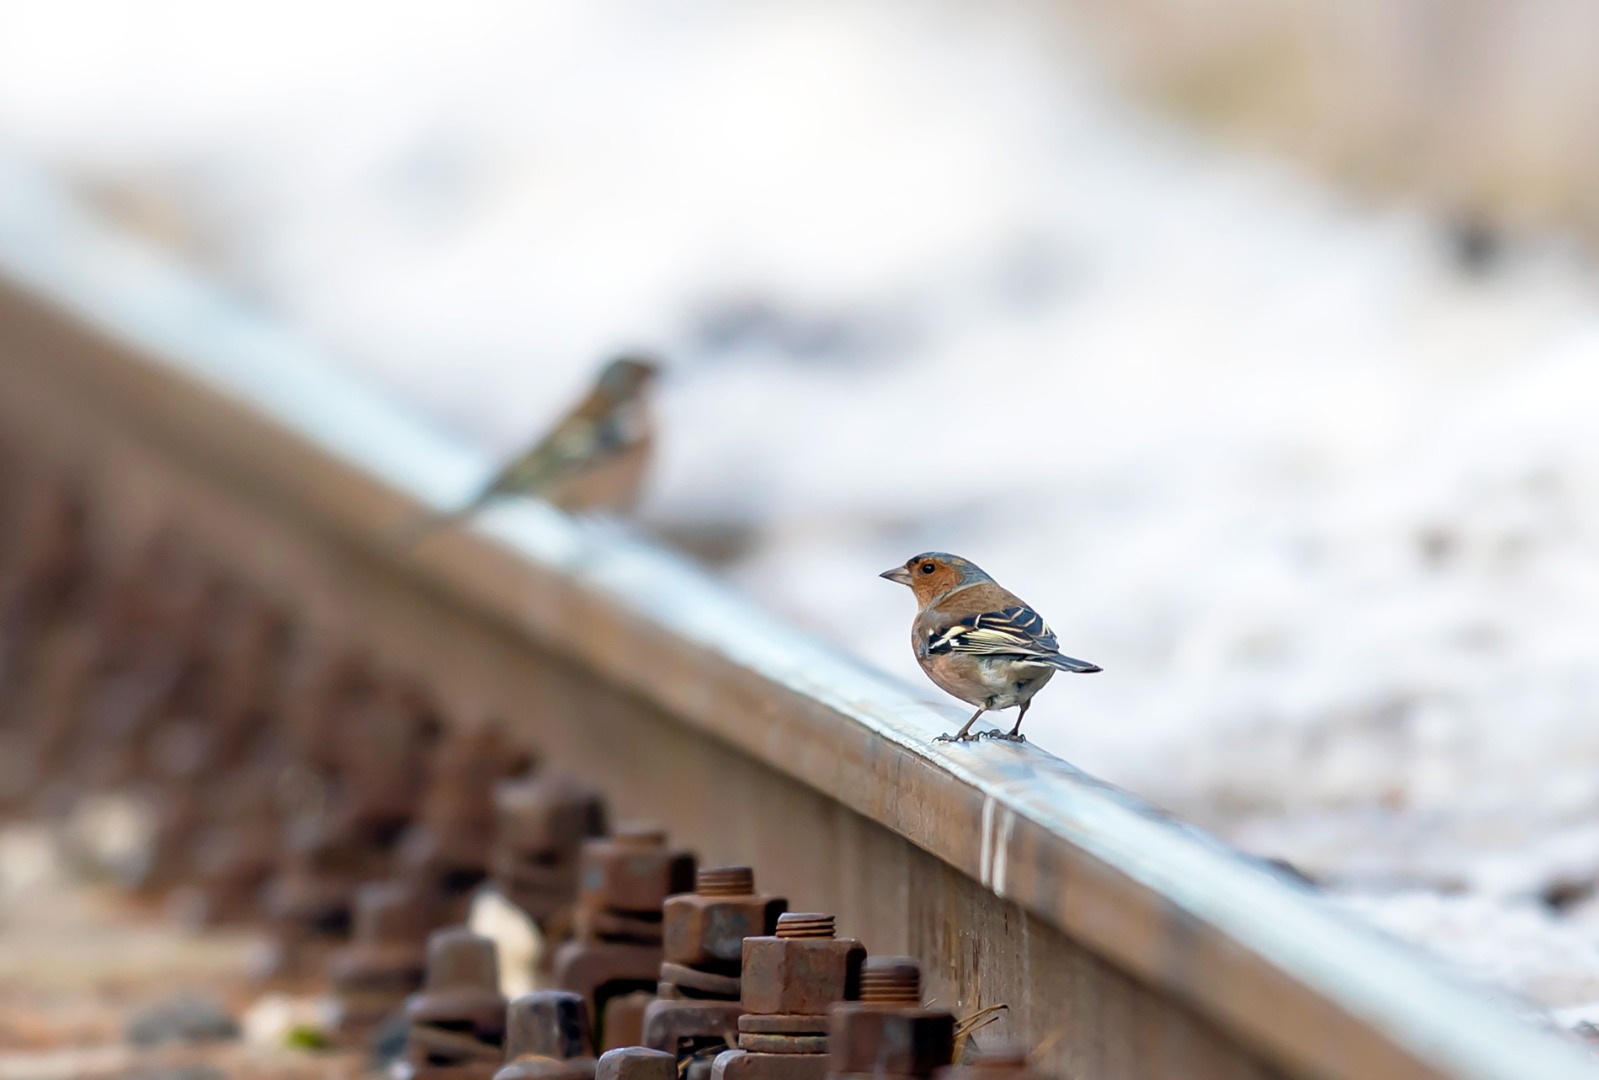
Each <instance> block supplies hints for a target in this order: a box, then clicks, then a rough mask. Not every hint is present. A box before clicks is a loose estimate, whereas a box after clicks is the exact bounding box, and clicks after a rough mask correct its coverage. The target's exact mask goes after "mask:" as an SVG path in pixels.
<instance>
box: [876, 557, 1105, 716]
mask: <svg viewBox="0 0 1599 1080" xmlns="http://www.w3.org/2000/svg"><path fill="white" fill-rule="evenodd" d="M879 576H880V577H885V578H887V579H888V580H889V581H897V582H899V583H900V584H901V585H908V586H910V590H911V592H912V593H914V594H915V596H916V603H917V604H918V605H919V606H920V608H921V610H920V611H919V612H918V613H917V615H916V621H915V622H913V623H912V624H911V648H912V649H914V650H915V652H916V662H917V663H919V664H921V665H922V670H923V671H925V672H927V677H928V678H929V679H932V680H933V682H935V683H937V684H938V686H939V687H940V688H941V689H943V690H945V691H948V692H949V693H951V694H954V695H955V696H956V697H958V698H960V699H961V700H962V701H964V702H966V703H967V704H968V705H976V706H977V711H976V712H974V713H972V716H971V719H969V720H967V721H966V723H965V724H964V725H963V726H962V727H961V729H960V730H959V731H957V732H956V733H955V734H953V735H940V736H939V737H938V741H940V742H965V741H967V740H970V739H976V738H979V737H981V734H982V733H979V734H977V735H970V734H968V732H970V731H971V729H972V725H973V724H975V723H976V722H977V718H978V717H979V716H982V715H983V714H984V713H985V712H988V711H989V710H990V709H1009V708H1012V707H1014V706H1017V705H1020V706H1021V710H1022V711H1021V712H1020V713H1018V714H1017V716H1016V726H1015V727H1013V728H1011V729H1010V732H1009V733H1008V734H1001V733H999V732H993V733H992V735H993V737H994V738H997V739H1010V740H1012V741H1015V742H1025V741H1026V739H1027V737H1026V736H1025V735H1023V734H1022V719H1023V718H1024V717H1025V716H1026V715H1027V708H1028V706H1029V705H1031V704H1032V702H1033V695H1034V694H1036V693H1038V692H1039V691H1040V690H1042V689H1043V688H1044V684H1045V683H1047V682H1049V680H1050V679H1051V678H1053V677H1054V674H1055V672H1057V671H1071V672H1076V673H1078V674H1084V675H1086V674H1090V673H1092V672H1095V671H1098V670H1100V668H1099V665H1098V664H1090V663H1089V662H1088V661H1086V660H1075V659H1073V658H1072V657H1070V656H1063V655H1061V652H1060V649H1059V648H1058V647H1057V646H1056V643H1055V633H1054V631H1052V630H1051V629H1050V628H1049V625H1048V624H1047V623H1045V622H1044V618H1043V616H1042V615H1040V614H1038V612H1036V611H1034V610H1033V609H1032V608H1031V607H1029V606H1028V605H1027V604H1026V603H1024V602H1023V601H1022V599H1021V598H1020V597H1018V596H1017V595H1016V594H1015V593H1013V592H1010V591H1008V590H1006V589H1003V588H1001V587H1000V586H999V585H998V584H997V583H996V582H995V581H994V579H993V578H991V577H989V576H988V575H987V574H985V573H983V571H982V569H981V568H979V567H978V566H976V565H975V564H973V563H971V562H968V561H967V560H965V559H963V558H961V557H960V556H959V555H948V554H945V553H944V552H942V551H928V552H923V553H922V554H920V555H918V556H916V557H915V558H914V559H909V560H907V561H906V563H905V565H904V566H896V567H894V569H892V570H885V571H883V573H882V574H880V575H879Z"/></svg>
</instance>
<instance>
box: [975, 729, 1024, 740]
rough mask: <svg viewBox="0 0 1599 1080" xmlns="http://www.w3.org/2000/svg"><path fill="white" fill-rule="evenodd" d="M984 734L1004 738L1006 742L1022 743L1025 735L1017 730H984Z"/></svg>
mask: <svg viewBox="0 0 1599 1080" xmlns="http://www.w3.org/2000/svg"><path fill="white" fill-rule="evenodd" d="M983 734H984V735H986V736H988V737H989V738H990V739H1004V740H1005V741H1006V742H1014V743H1024V742H1026V741H1027V736H1026V735H1023V734H1022V733H1021V732H1019V731H985V732H984V733H983Z"/></svg>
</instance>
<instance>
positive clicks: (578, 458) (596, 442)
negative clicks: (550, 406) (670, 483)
mask: <svg viewBox="0 0 1599 1080" xmlns="http://www.w3.org/2000/svg"><path fill="white" fill-rule="evenodd" d="M659 374H660V368H659V366H658V365H657V364H656V363H655V362H654V361H652V360H648V359H644V358H642V357H638V356H623V357H619V358H617V359H615V360H612V361H611V362H610V363H609V364H606V365H605V367H604V369H603V370H601V371H600V374H599V377H598V378H597V379H595V381H594V386H593V388H592V389H590V390H589V392H588V394H587V396H585V397H584V398H583V400H582V401H580V402H578V403H577V404H576V405H575V406H573V407H572V409H571V410H570V411H568V412H567V413H566V415H564V416H562V417H561V419H560V420H559V421H558V422H557V423H556V425H555V426H554V427H553V428H551V429H550V431H549V433H548V434H547V435H545V436H544V437H543V438H541V439H539V441H538V442H536V443H534V444H533V445H532V446H530V447H529V448H528V449H526V450H524V451H523V452H522V453H521V454H519V455H517V456H516V457H515V458H513V459H512V460H511V461H510V462H509V463H508V464H506V465H505V466H504V467H503V468H502V469H501V470H500V471H499V472H498V473H496V474H495V475H494V477H493V479H491V480H490V481H489V482H488V483H487V484H485V485H484V486H483V488H482V490H480V491H479V492H478V493H477V494H476V495H474V496H473V497H472V498H471V499H469V500H468V501H467V502H466V503H465V504H463V505H462V506H459V507H457V508H456V509H454V510H450V511H446V512H444V513H440V514H430V515H428V516H427V517H425V518H423V519H421V520H420V521H418V522H416V523H415V524H414V525H413V526H412V527H411V528H410V529H408V530H406V531H405V532H403V533H402V534H401V535H400V539H399V542H400V543H402V544H410V543H414V542H415V541H416V540H418V539H420V538H421V537H422V536H423V535H424V534H426V533H429V532H431V531H433V530H434V529H436V528H440V527H442V526H446V525H450V524H453V523H455V522H458V521H462V520H465V519H466V518H469V517H471V516H472V515H473V514H476V513H477V512H478V511H480V510H482V509H483V508H484V507H486V506H489V505H490V504H492V503H496V502H499V501H501V500H503V499H508V498H515V497H519V496H530V497H534V498H539V499H543V500H544V501H545V502H547V503H550V504H551V505H553V506H556V507H559V508H560V509H562V510H565V511H566V512H568V513H585V512H601V513H620V512H626V511H628V510H631V509H632V508H633V506H634V504H635V503H637V501H638V497H639V494H640V492H641V490H642V489H643V485H644V474H645V471H646V470H647V468H648V466H649V462H650V454H651V450H652V448H653V446H654V441H655V431H654V424H653V422H652V420H651V416H650V408H649V394H648V392H649V388H650V387H651V386H652V385H653V384H654V382H655V380H656V378H657V376H658V375H659Z"/></svg>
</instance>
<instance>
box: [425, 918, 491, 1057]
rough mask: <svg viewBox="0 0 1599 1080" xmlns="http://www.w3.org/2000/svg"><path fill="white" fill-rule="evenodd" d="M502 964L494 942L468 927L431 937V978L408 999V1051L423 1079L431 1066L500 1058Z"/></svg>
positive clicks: (429, 955) (428, 977)
mask: <svg viewBox="0 0 1599 1080" xmlns="http://www.w3.org/2000/svg"><path fill="white" fill-rule="evenodd" d="M499 968H500V965H499V958H498V956H497V955H496V953H495V950H494V942H493V941H490V940H489V939H488V938H485V937H479V936H478V935H477V934H474V933H472V932H471V931H470V930H467V929H465V928H464V927H449V928H447V929H444V930H438V931H435V932H434V933H433V935H432V936H431V937H429V938H428V964H427V980H426V983H425V985H424V987H423V989H422V992H421V993H419V994H413V995H412V996H411V998H410V999H409V1000H408V1001H407V1002H406V1005H405V1013H406V1017H407V1018H408V1019H409V1021H410V1025H411V1027H410V1031H409V1033H408V1035H407V1038H406V1046H405V1057H406V1062H407V1063H408V1064H409V1065H410V1066H411V1069H412V1072H413V1075H414V1076H415V1077H417V1078H418V1080H420V1078H422V1077H426V1076H428V1075H429V1070H430V1069H437V1068H441V1067H445V1068H447V1067H462V1068H468V1069H470V1068H471V1067H472V1066H474V1065H477V1066H482V1065H492V1064H496V1063H498V1062H499V1060H500V1058H501V1050H500V1047H501V1044H502V1043H503V1041H504V1037H505V999H504V998H503V997H501V996H500V989H499V981H500V970H499ZM488 1071H489V1072H490V1073H492V1069H490V1070H488Z"/></svg>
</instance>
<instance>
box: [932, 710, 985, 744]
mask: <svg viewBox="0 0 1599 1080" xmlns="http://www.w3.org/2000/svg"><path fill="white" fill-rule="evenodd" d="M987 711H988V706H986V705H982V706H979V707H978V709H977V711H976V712H974V713H972V718H971V719H970V720H968V721H966V723H964V724H962V725H961V729H960V730H959V731H957V732H956V733H955V734H953V735H950V734H947V733H946V734H944V735H940V736H938V737H937V738H936V739H934V740H933V741H934V742H972V741H974V740H976V739H977V738H979V736H977V735H968V734H966V733H967V732H968V731H970V730H972V725H973V724H975V723H977V718H978V717H979V716H982V715H983V714H984V713H985V712H987Z"/></svg>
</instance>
